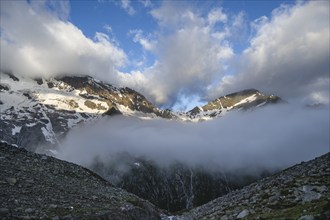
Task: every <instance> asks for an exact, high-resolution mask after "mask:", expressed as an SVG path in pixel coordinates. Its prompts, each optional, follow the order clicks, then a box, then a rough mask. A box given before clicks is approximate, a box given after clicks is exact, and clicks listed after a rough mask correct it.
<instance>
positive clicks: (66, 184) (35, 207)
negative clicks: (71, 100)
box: [0, 143, 161, 220]
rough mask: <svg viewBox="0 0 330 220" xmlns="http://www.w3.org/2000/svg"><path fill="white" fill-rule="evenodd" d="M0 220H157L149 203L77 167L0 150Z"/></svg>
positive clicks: (3, 146)
mask: <svg viewBox="0 0 330 220" xmlns="http://www.w3.org/2000/svg"><path fill="white" fill-rule="evenodd" d="M0 170H1V172H0V219H53V220H56V219H118V220H119V219H160V213H161V212H160V211H159V210H158V209H157V208H156V207H155V206H153V205H152V204H151V203H149V202H148V201H145V200H143V199H140V198H138V197H137V196H135V195H133V194H130V193H128V192H126V191H124V190H122V189H119V188H115V187H113V186H112V185H111V184H110V183H109V182H107V181H106V180H104V179H102V178H101V177H100V176H98V175H97V174H95V173H93V172H91V171H89V170H87V169H85V168H83V167H80V166H78V165H75V164H72V163H68V162H65V161H61V160H58V159H55V158H53V157H48V156H45V155H40V154H35V153H31V152H28V151H26V150H24V149H19V148H16V147H13V146H9V145H6V144H3V143H1V144H0Z"/></svg>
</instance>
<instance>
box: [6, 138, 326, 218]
mask: <svg viewBox="0 0 330 220" xmlns="http://www.w3.org/2000/svg"><path fill="white" fill-rule="evenodd" d="M329 161H330V153H327V154H325V155H323V156H321V157H318V158H316V159H314V160H311V161H309V162H303V163H301V164H298V165H295V166H293V167H291V168H288V169H286V170H284V171H281V172H278V173H277V174H275V175H272V176H270V177H267V178H264V179H262V180H260V181H258V182H256V183H253V184H251V185H249V186H247V187H244V188H243V189H240V190H236V191H233V192H231V193H229V194H227V195H225V196H222V197H220V198H217V199H215V200H213V201H211V202H209V203H207V204H205V205H203V206H200V207H197V208H194V209H191V210H190V211H187V212H185V213H181V214H178V215H177V216H166V215H165V214H164V213H163V211H162V210H160V209H158V208H157V207H155V206H154V205H152V204H151V203H149V202H148V201H146V200H143V199H140V198H138V197H137V196H135V195H133V194H130V193H128V192H126V191H124V190H122V189H119V188H115V187H113V186H112V185H111V184H110V183H109V182H107V181H106V180H104V179H103V178H101V177H100V176H98V175H97V174H95V173H93V172H91V171H89V170H87V169H85V168H83V167H80V166H78V165H75V164H72V163H68V162H65V161H61V160H58V159H55V158H53V157H49V156H45V155H41V154H35V153H31V152H28V151H26V150H24V149H20V148H16V147H13V146H9V145H7V144H3V143H1V144H0V171H1V172H0V219H53V220H57V219H114V220H117V219H171V220H179V219H181V220H183V219H184V220H188V219H189V220H190V219H220V220H226V219H299V220H313V219H316V220H317V219H322V220H323V219H330V210H329V205H330V166H329V163H330V162H329Z"/></svg>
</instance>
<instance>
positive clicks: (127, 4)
mask: <svg viewBox="0 0 330 220" xmlns="http://www.w3.org/2000/svg"><path fill="white" fill-rule="evenodd" d="M120 7H122V8H123V9H124V10H125V11H126V12H127V13H128V14H129V15H134V14H135V13H136V11H135V9H134V8H133V7H132V5H131V1H130V0H121V1H120Z"/></svg>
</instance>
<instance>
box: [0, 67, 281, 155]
mask: <svg viewBox="0 0 330 220" xmlns="http://www.w3.org/2000/svg"><path fill="white" fill-rule="evenodd" d="M0 94H1V97H0V118H1V121H0V131H1V134H0V139H1V140H3V141H5V142H7V143H9V144H14V145H17V146H19V147H23V148H27V149H29V150H32V151H34V150H35V147H36V146H38V145H41V144H42V145H45V146H49V149H50V150H51V149H52V148H53V147H52V146H55V145H57V143H58V141H59V140H60V139H61V138H63V137H64V136H65V135H66V134H67V132H68V131H69V130H70V129H71V128H72V127H74V126H76V125H77V124H80V123H82V122H87V121H90V120H93V119H95V118H99V117H102V116H104V115H115V114H122V115H125V116H133V117H138V118H141V119H148V118H165V119H171V120H179V121H188V122H198V121H203V120H211V119H213V118H216V117H221V116H223V115H224V114H225V113H226V112H228V111H231V110H233V109H245V110H246V109H251V108H256V107H260V106H262V105H265V104H269V103H277V102H278V101H280V100H281V99H280V98H279V97H277V96H274V95H270V96H268V95H264V94H262V93H261V92H259V91H258V90H254V89H250V90H244V91H241V92H238V93H232V94H229V95H226V96H221V97H220V98H218V99H216V100H214V101H211V102H209V103H207V104H206V105H204V106H202V107H195V108H194V109H192V110H190V111H188V112H172V111H171V110H168V109H165V110H163V109H159V108H157V107H155V106H154V105H153V104H152V103H151V102H149V101H148V100H147V99H146V98H145V97H144V96H143V95H142V94H140V93H138V92H136V91H134V90H132V89H130V88H127V87H126V88H119V87H115V86H112V85H109V84H107V83H103V82H101V81H98V80H95V79H94V78H92V77H89V76H70V77H69V76H64V77H60V78H53V79H41V78H37V79H32V78H27V77H23V76H14V75H13V74H9V73H1V82H0ZM31 134H33V135H31Z"/></svg>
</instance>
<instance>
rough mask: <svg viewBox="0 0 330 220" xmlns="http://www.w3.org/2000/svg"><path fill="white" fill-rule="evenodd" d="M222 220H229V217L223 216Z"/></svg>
mask: <svg viewBox="0 0 330 220" xmlns="http://www.w3.org/2000/svg"><path fill="white" fill-rule="evenodd" d="M220 220H229V218H228V216H227V215H224V216H221V218H220Z"/></svg>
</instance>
